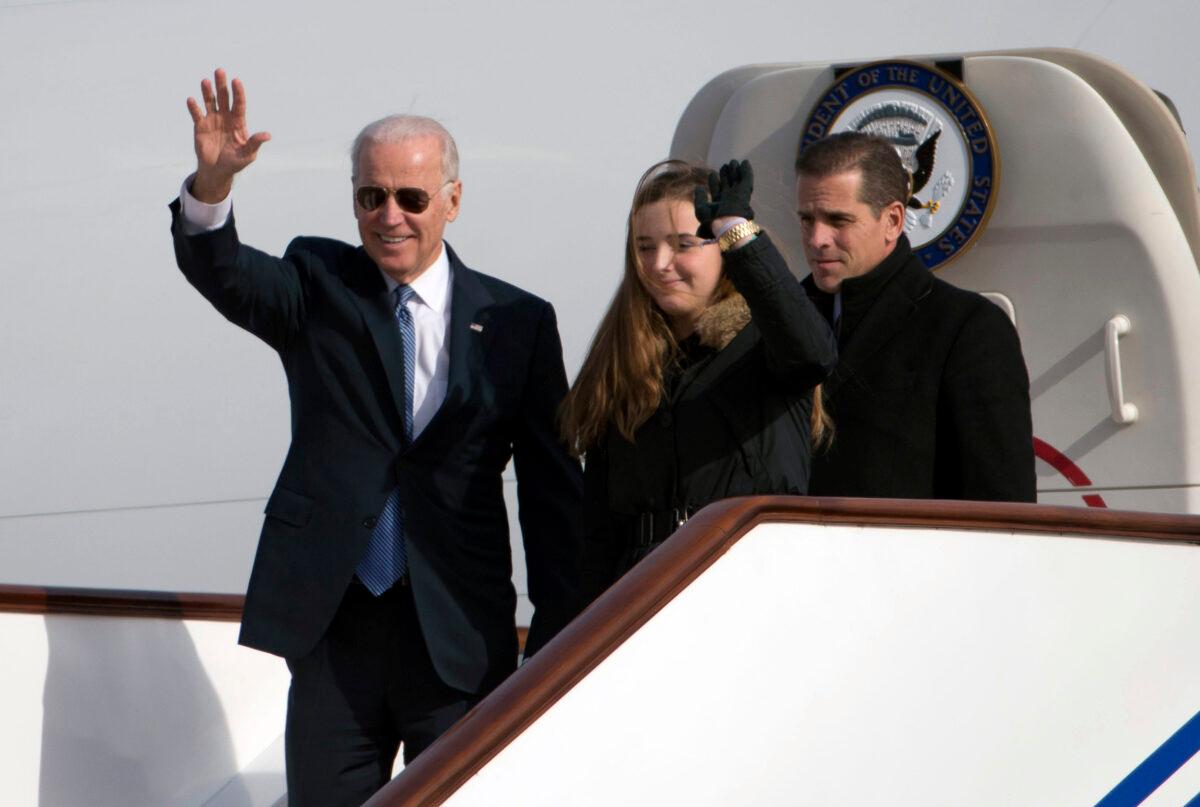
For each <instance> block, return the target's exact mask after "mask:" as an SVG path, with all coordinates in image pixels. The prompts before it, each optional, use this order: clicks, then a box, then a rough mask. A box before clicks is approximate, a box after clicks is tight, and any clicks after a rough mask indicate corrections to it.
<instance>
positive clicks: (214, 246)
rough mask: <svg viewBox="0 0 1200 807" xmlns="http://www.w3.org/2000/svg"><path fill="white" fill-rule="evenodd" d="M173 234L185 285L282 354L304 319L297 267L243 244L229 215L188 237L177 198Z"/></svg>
mask: <svg viewBox="0 0 1200 807" xmlns="http://www.w3.org/2000/svg"><path fill="white" fill-rule="evenodd" d="M171 235H172V236H173V238H174V241H175V260H176V262H177V263H178V264H179V268H180V270H181V271H182V272H183V275H184V277H186V278H187V281H188V282H189V283H191V284H192V285H193V286H194V287H195V288H196V290H197V291H199V292H200V293H201V294H202V295H204V298H205V299H206V300H208V301H209V302H210V303H212V305H213V307H214V308H216V309H217V310H218V311H220V312H221V314H222V315H224V317H225V318H226V319H228V320H229V321H230V322H232V323H233V324H235V325H237V326H238V327H240V328H244V329H245V330H247V331H250V333H252V334H254V335H255V336H257V337H258V338H259V339H262V340H263V341H264V342H266V343H267V344H268V345H270V346H271V347H273V348H275V349H276V350H277V351H282V350H283V349H284V346H285V345H286V344H287V343H288V341H289V340H290V339H291V338H292V336H294V335H295V333H296V332H297V330H298V329H299V326H300V321H301V319H302V318H303V315H304V290H303V284H302V283H301V278H300V271H299V268H298V265H297V263H296V262H294V261H292V260H290V259H288V258H286V257H285V258H275V257H272V256H270V255H267V254H266V253H265V252H260V251H259V250H256V249H254V248H253V247H248V246H246V245H245V244H242V243H241V242H240V241H239V240H238V236H237V228H236V227H235V225H234V221H233V216H232V215H230V217H229V221H227V222H226V223H225V225H224V226H223V227H221V228H220V229H217V230H213V231H211V232H207V233H201V234H199V235H186V234H185V233H184V232H183V223H182V219H181V214H180V205H179V200H178V199H176V200H175V201H174V202H172V203H171ZM289 251H290V248H289Z"/></svg>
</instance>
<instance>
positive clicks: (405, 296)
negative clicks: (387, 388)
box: [355, 286, 417, 597]
mask: <svg viewBox="0 0 1200 807" xmlns="http://www.w3.org/2000/svg"><path fill="white" fill-rule="evenodd" d="M414 294H415V292H414V291H413V290H412V289H411V288H409V287H408V286H397V287H396V293H395V297H396V324H397V325H398V326H399V328H400V340H401V341H402V342H403V343H404V443H405V445H408V444H409V443H411V442H412V431H413V374H414V371H415V367H416V362H417V348H416V342H417V335H416V330H415V328H414V327H413V318H412V312H411V311H409V310H408V301H409V300H411V299H412V298H413V295H414ZM355 571H356V573H357V574H358V579H359V580H361V581H362V582H363V585H365V586H366V587H367V589H368V590H369V591H370V592H371V593H372V594H374V595H375V596H376V597H378V596H379V595H380V594H382V593H383V592H385V591H387V590H388V589H389V588H391V587H392V585H393V584H394V583H395V582H396V581H397V580H399V579H400V578H401V577H403V576H404V573H405V572H406V571H408V552H407V550H406V549H405V546H404V508H403V507H401V506H400V488H392V492H391V494H390V495H389V496H388V497H387V501H386V502H384V503H383V510H382V511H381V512H380V513H379V519H378V520H377V521H376V522H375V531H374V532H372V533H371V540H370V542H369V543H368V544H367V553H366V554H365V555H364V556H363V559H362V560H360V561H359V562H358V568H357V569H356V570H355Z"/></svg>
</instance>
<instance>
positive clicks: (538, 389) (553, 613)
mask: <svg viewBox="0 0 1200 807" xmlns="http://www.w3.org/2000/svg"><path fill="white" fill-rule="evenodd" d="M531 356H532V358H531V360H530V361H531V364H530V368H529V373H528V376H527V378H526V382H525V389H524V392H523V394H522V400H521V412H520V415H519V419H520V420H519V423H518V424H517V429H516V432H515V437H514V440H513V462H514V464H515V466H516V471H517V505H518V508H519V519H520V522H521V535H522V540H523V542H524V545H525V563H526V570H527V572H528V581H529V599H530V601H531V602H532V603H533V607H534V614H533V620H532V623H531V624H530V626H529V637H528V639H527V640H526V643H525V655H526V656H530V655H532V654H533V653H536V652H537V651H538V649H539V648H541V647H542V646H543V645H545V644H546V642H548V641H550V639H551V638H553V636H554V634H556V633H558V631H559V630H560V629H562V628H563V626H565V625H566V624H567V623H568V622H570V621H571V619H572V618H573V617H574V616H575V614H576V613H578V612H579V608H580V605H581V603H580V599H579V558H580V545H581V541H582V534H583V525H582V511H583V503H582V497H583V478H582V474H581V472H580V469H579V463H578V462H577V461H576V460H575V459H574V458H572V457H571V456H570V455H569V454H568V453H567V451H566V447H565V446H564V445H563V443H562V441H561V440H560V439H559V437H558V430H557V428H556V417H557V412H558V407H559V404H560V403H562V399H563V396H564V395H566V392H567V374H566V370H565V369H564V368H563V358H562V344H561V342H560V340H559V336H558V324H557V321H556V319H555V316H554V309H553V308H552V307H551V306H550V305H549V304H547V303H544V304H543V311H542V314H541V319H540V322H539V323H538V327H537V334H536V337H535V342H534V346H533V351H532V354H531Z"/></svg>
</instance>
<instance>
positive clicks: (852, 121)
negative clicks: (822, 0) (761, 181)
mask: <svg viewBox="0 0 1200 807" xmlns="http://www.w3.org/2000/svg"><path fill="white" fill-rule="evenodd" d="M847 130H852V131H857V132H864V133H866V134H872V135H879V136H881V137H885V138H887V139H888V141H890V142H891V143H892V145H894V146H895V147H896V151H897V152H899V154H900V159H901V160H902V161H903V163H904V167H905V168H907V169H908V171H909V173H910V174H912V189H911V191H910V196H909V199H908V208H907V210H906V211H905V232H907V233H908V239H909V241H910V242H911V243H912V248H913V251H914V252H916V253H917V254H918V255H920V256H921V260H923V261H924V262H925V265H926V266H928V267H929V268H930V269H936V268H938V267H940V266H941V265H943V264H945V263H946V262H947V261H949V260H951V259H953V258H955V257H956V256H958V255H959V254H961V253H962V252H963V251H964V250H965V249H966V248H967V247H968V246H970V245H971V244H972V243H973V242H974V240H975V239H976V238H978V237H979V234H980V233H981V232H983V228H984V226H985V225H986V224H987V220H988V217H989V216H990V215H991V212H992V207H993V201H994V199H995V196H996V187H997V183H998V181H999V177H1000V156H999V154H998V153H997V151H996V142H995V139H994V138H993V137H992V130H991V127H990V126H989V125H988V122H987V118H986V117H985V116H984V114H983V109H982V108H981V107H980V106H979V102H978V101H976V100H975V97H974V96H972V95H971V93H970V92H969V91H968V90H967V88H966V87H965V86H963V85H962V83H961V82H959V81H958V80H957V79H955V78H954V77H953V76H951V75H950V74H949V73H946V72H944V71H942V70H939V69H938V68H936V67H931V66H929V65H923V64H917V63H915V62H904V61H888V62H876V63H874V64H868V65H866V66H864V67H858V68H854V69H853V70H849V71H847V72H845V73H843V74H841V75H840V76H838V78H837V80H836V81H834V83H833V85H832V86H831V87H830V88H829V89H828V90H827V91H826V92H825V94H824V95H823V96H822V97H821V100H819V101H818V102H817V104H816V106H815V107H814V108H813V110H812V113H811V114H810V115H809V117H808V121H807V122H806V123H805V125H804V131H803V133H802V135H801V138H800V150H801V151H803V150H804V149H805V148H807V147H808V146H809V144H811V143H814V142H815V141H817V140H820V139H821V138H822V137H825V136H826V135H829V134H833V133H835V132H843V131H847Z"/></svg>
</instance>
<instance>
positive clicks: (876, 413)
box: [804, 237, 1037, 502]
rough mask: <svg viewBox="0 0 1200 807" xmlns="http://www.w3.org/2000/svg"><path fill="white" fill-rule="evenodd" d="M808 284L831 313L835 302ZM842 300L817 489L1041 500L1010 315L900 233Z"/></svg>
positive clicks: (846, 286)
mask: <svg viewBox="0 0 1200 807" xmlns="http://www.w3.org/2000/svg"><path fill="white" fill-rule="evenodd" d="M804 285H805V287H806V288H807V289H808V291H809V295H810V297H811V298H812V299H813V301H814V303H816V305H817V307H818V308H819V309H822V310H825V311H828V310H829V309H830V303H831V299H832V295H828V294H825V293H823V292H821V291H819V290H817V289H816V287H815V286H814V285H813V282H812V277H811V276H810V277H809V278H807V279H806V280H805V281H804ZM842 293H843V306H844V307H843V323H842V325H843V327H842V333H841V336H840V340H839V341H840V344H839V350H838V365H837V368H836V369H835V370H834V372H833V375H831V376H830V377H829V378H828V379H827V380H826V382H825V386H824V388H823V389H824V393H825V396H826V403H827V404H828V406H829V410H830V413H831V414H832V416H833V420H834V426H835V428H836V433H835V436H834V441H833V445H832V447H831V448H830V449H829V450H828V451H826V452H823V453H822V452H818V453H817V454H816V455H815V456H814V457H813V469H812V478H811V480H810V482H809V492H810V493H811V494H813V495H826V496H872V497H883V498H903V499H928V498H935V499H977V500H995V501H1027V502H1032V501H1036V498H1037V490H1036V480H1035V477H1034V459H1033V427H1032V423H1031V419H1030V411H1029V376H1028V373H1027V371H1026V369H1025V360H1024V358H1023V357H1022V355H1021V344H1020V341H1019V340H1018V338H1017V332H1016V329H1015V328H1013V326H1012V323H1011V322H1009V320H1008V317H1006V316H1005V315H1004V312H1003V311H1001V310H1000V309H999V308H998V307H997V306H996V305H994V304H993V303H991V302H989V301H988V300H987V299H986V298H984V297H982V296H980V295H978V294H976V293H974V292H970V291H966V290H963V289H959V288H956V287H955V286H952V285H950V284H949V283H946V282H945V281H943V280H940V279H939V278H937V277H935V276H934V274H933V273H932V272H931V271H929V270H928V269H926V268H925V265H924V264H923V263H922V262H921V259H920V258H918V257H917V256H916V255H914V254H913V253H912V251H911V250H910V248H909V245H908V240H907V239H906V238H904V237H901V240H900V243H899V244H897V246H896V249H895V251H894V252H893V253H892V254H891V255H890V256H888V258H886V259H885V260H884V261H883V263H881V264H880V265H879V266H878V267H876V269H875V270H874V271H873V272H871V273H869V274H868V275H865V276H863V277H861V278H855V279H853V280H847V281H845V282H844V283H843V286H842Z"/></svg>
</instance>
